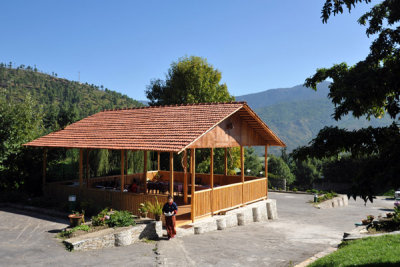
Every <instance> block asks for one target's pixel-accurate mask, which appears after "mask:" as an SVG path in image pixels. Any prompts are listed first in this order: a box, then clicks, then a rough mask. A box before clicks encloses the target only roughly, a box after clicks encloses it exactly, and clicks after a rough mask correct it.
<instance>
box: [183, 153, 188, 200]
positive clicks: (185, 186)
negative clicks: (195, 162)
mask: <svg viewBox="0 0 400 267" xmlns="http://www.w3.org/2000/svg"><path fill="white" fill-rule="evenodd" d="M183 202H184V203H185V204H187V203H188V181H187V151H186V150H185V151H183Z"/></svg>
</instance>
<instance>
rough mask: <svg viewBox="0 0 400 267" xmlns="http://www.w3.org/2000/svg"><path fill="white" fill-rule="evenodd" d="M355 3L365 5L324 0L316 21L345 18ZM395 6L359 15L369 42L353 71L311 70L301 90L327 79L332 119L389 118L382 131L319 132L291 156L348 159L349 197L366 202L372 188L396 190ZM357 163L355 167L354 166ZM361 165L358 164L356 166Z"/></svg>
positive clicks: (399, 37) (398, 92)
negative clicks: (381, 186) (351, 162)
mask: <svg viewBox="0 0 400 267" xmlns="http://www.w3.org/2000/svg"><path fill="white" fill-rule="evenodd" d="M361 2H365V3H370V2H371V0H364V1H362V0H334V1H333V0H326V2H325V5H324V6H323V9H322V16H321V18H322V21H323V23H327V21H328V19H329V18H330V16H331V14H332V13H333V15H336V14H339V13H343V10H344V9H348V11H349V12H350V11H351V9H352V8H355V6H356V5H357V4H359V3H361ZM399 20H400V1H398V0H384V1H382V2H381V3H379V4H377V5H375V6H373V7H372V8H371V9H370V11H368V12H367V13H365V14H364V15H362V16H361V17H360V18H359V20H358V22H359V23H360V24H361V25H363V26H366V34H367V35H368V36H370V37H371V36H374V37H375V39H374V40H373V41H372V44H371V46H370V52H369V54H368V55H367V56H366V58H365V59H364V60H362V61H360V62H358V63H357V64H355V65H354V66H348V65H347V64H346V63H340V64H336V65H334V66H333V67H331V68H321V69H317V71H316V73H315V74H314V75H313V76H312V77H310V78H308V79H306V81H305V85H306V86H308V87H311V88H313V89H316V86H317V84H318V83H320V82H322V81H324V80H326V79H328V78H329V79H331V80H332V81H333V82H332V83H331V84H330V93H329V95H328V96H329V98H330V99H331V101H332V102H333V103H334V105H335V111H334V114H333V116H334V118H335V119H336V120H340V119H341V118H342V117H343V116H344V115H346V114H352V115H353V116H355V117H357V118H359V117H361V116H367V118H371V117H372V116H373V117H376V118H381V117H382V116H385V115H386V116H390V118H391V119H392V124H391V125H390V126H387V127H377V128H373V127H368V128H363V129H360V130H354V131H348V130H347V129H340V128H338V127H325V128H324V129H322V130H321V131H320V132H319V134H318V135H317V137H316V138H315V139H314V140H313V141H312V142H311V143H310V146H308V147H302V148H299V149H297V150H295V152H294V156H295V157H296V158H303V159H304V158H307V157H317V158H323V157H330V156H333V155H340V154H343V153H349V154H350V156H351V157H352V158H354V159H357V164H356V165H355V169H354V176H353V179H352V182H353V196H361V197H362V198H363V199H364V200H366V199H370V200H372V197H373V195H374V194H376V193H377V191H376V190H377V188H379V187H377V185H378V184H381V183H386V184H387V185H390V186H393V187H398V186H400V182H399V180H400V179H399V178H398V175H397V174H398V173H399V171H400V169H399V168H400V164H398V163H399V162H400V131H399V112H400V103H399V101H400V78H399V77H400V26H399ZM360 162H361V163H360ZM362 163H364V164H362Z"/></svg>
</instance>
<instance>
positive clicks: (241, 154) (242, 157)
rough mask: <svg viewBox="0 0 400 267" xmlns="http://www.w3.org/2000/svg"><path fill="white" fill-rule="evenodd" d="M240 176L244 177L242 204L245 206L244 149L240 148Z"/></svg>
mask: <svg viewBox="0 0 400 267" xmlns="http://www.w3.org/2000/svg"><path fill="white" fill-rule="evenodd" d="M240 165H241V166H240V169H241V171H240V175H241V176H242V204H244V201H243V200H244V148H243V146H240Z"/></svg>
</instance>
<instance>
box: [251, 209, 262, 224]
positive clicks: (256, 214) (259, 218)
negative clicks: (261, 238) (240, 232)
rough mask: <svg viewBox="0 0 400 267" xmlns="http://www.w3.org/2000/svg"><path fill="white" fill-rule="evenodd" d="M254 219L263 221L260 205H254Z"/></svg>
mask: <svg viewBox="0 0 400 267" xmlns="http://www.w3.org/2000/svg"><path fill="white" fill-rule="evenodd" d="M252 211H253V221H254V222H260V221H261V214H260V209H259V207H253V208H252Z"/></svg>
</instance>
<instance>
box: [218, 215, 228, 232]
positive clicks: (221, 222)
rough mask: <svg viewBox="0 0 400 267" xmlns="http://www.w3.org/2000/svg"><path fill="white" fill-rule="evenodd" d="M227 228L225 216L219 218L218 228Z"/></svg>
mask: <svg viewBox="0 0 400 267" xmlns="http://www.w3.org/2000/svg"><path fill="white" fill-rule="evenodd" d="M225 228H226V220H225V218H220V219H218V220H217V229H218V230H224V229H225Z"/></svg>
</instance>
